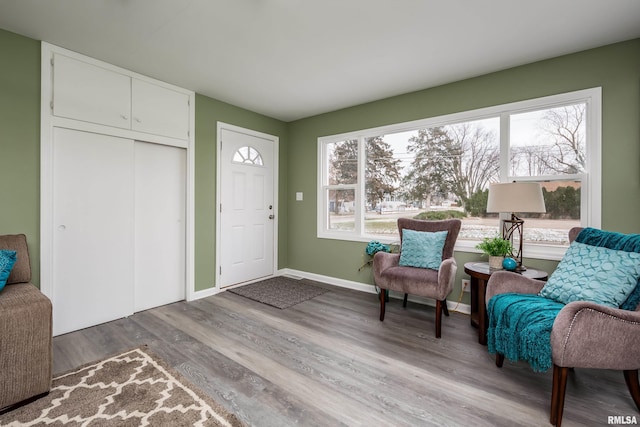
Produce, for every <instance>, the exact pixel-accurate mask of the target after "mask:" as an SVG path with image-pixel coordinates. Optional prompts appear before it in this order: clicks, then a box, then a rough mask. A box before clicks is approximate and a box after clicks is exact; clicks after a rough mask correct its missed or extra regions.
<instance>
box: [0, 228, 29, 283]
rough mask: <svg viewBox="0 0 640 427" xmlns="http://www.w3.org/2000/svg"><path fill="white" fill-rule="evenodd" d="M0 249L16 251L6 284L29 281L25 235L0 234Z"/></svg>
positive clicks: (27, 250)
mask: <svg viewBox="0 0 640 427" xmlns="http://www.w3.org/2000/svg"><path fill="white" fill-rule="evenodd" d="M0 249H8V250H10V251H16V252H17V254H16V263H15V265H14V266H13V270H12V271H11V274H10V275H9V279H7V285H10V284H12V283H27V282H30V281H31V265H30V263H29V249H28V247H27V237H26V236H25V235H24V234H7V235H0Z"/></svg>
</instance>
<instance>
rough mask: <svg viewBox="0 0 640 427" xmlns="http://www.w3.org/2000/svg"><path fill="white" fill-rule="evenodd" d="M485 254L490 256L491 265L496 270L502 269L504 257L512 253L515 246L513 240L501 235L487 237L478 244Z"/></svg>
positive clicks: (477, 246) (477, 247) (478, 247)
mask: <svg viewBox="0 0 640 427" xmlns="http://www.w3.org/2000/svg"><path fill="white" fill-rule="evenodd" d="M476 249H480V250H481V251H482V252H483V253H484V254H485V255H488V256H489V267H491V268H492V269H494V270H502V263H503V261H504V257H506V256H507V255H511V252H512V251H513V247H512V245H511V241H509V240H506V239H504V238H502V237H500V236H496V237H485V238H484V239H482V242H480V243H478V244H477V245H476Z"/></svg>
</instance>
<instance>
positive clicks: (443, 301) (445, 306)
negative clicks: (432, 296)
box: [442, 298, 449, 317]
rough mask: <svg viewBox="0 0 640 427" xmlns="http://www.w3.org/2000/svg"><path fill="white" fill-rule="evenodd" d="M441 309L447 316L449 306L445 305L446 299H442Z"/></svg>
mask: <svg viewBox="0 0 640 427" xmlns="http://www.w3.org/2000/svg"><path fill="white" fill-rule="evenodd" d="M442 311H444V315H445V316H447V317H449V307H447V299H446V298H445V299H443V300H442Z"/></svg>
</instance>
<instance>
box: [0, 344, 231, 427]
mask: <svg viewBox="0 0 640 427" xmlns="http://www.w3.org/2000/svg"><path fill="white" fill-rule="evenodd" d="M0 425H3V426H5V425H9V426H36V425H37V426H45V425H65V426H226V427H235V426H242V425H243V424H242V423H241V422H240V421H239V420H238V419H237V418H236V416H235V415H232V414H230V413H229V412H227V411H226V410H225V409H224V408H223V407H222V406H221V405H220V404H218V403H216V402H215V401H213V399H211V398H210V397H208V396H207V395H206V394H204V393H203V392H201V391H199V390H197V389H196V388H195V387H193V386H191V385H190V384H189V383H188V382H187V381H186V380H185V379H184V378H183V377H182V375H180V374H179V373H178V372H176V371H174V370H173V369H171V368H169V367H168V366H167V365H166V364H165V363H164V362H163V361H162V360H160V359H159V358H158V357H156V356H154V355H152V354H151V353H150V352H149V350H147V349H146V347H141V348H138V349H135V350H131V351H128V352H125V353H123V354H120V355H118V356H114V357H111V358H109V359H106V360H103V361H100V362H95V363H92V364H89V365H86V366H84V367H81V368H78V369H75V370H73V371H72V372H69V373H66V374H63V375H60V376H59V377H56V378H54V379H53V387H52V390H51V392H50V393H49V394H48V395H47V396H45V397H43V398H41V399H38V400H36V401H34V402H32V403H30V404H28V405H25V406H22V407H20V408H18V409H15V410H13V411H11V412H7V413H5V414H3V415H0Z"/></svg>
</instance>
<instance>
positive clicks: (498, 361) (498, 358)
mask: <svg viewBox="0 0 640 427" xmlns="http://www.w3.org/2000/svg"><path fill="white" fill-rule="evenodd" d="M503 363H504V354H502V353H496V366H497V367H498V368H502V364H503Z"/></svg>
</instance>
